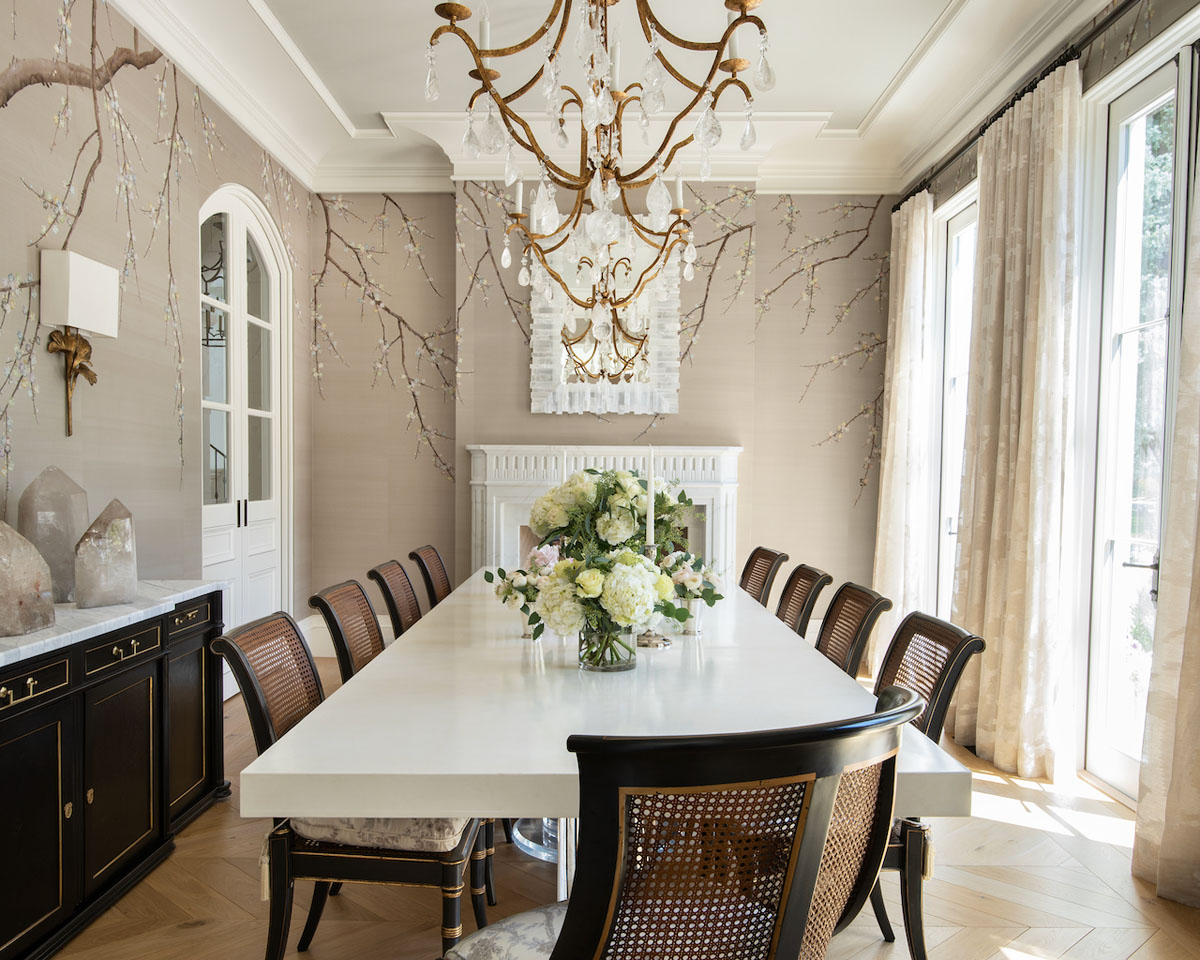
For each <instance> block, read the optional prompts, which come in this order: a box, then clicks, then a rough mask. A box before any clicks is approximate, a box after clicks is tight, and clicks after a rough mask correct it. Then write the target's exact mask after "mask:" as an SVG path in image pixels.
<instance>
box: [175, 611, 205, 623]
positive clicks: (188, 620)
mask: <svg viewBox="0 0 1200 960" xmlns="http://www.w3.org/2000/svg"><path fill="white" fill-rule="evenodd" d="M198 616H200V608H199V607H197V608H196V609H195V610H189V611H188V612H187V615H186V616H182V615H181V616H178V617H176V618H175V626H177V627H182V626H183V625H184V624H185V623H191V622H192V621H193V620H195V619H196V618H197V617H198Z"/></svg>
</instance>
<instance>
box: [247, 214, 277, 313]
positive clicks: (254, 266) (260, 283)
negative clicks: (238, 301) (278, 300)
mask: <svg viewBox="0 0 1200 960" xmlns="http://www.w3.org/2000/svg"><path fill="white" fill-rule="evenodd" d="M246 312H247V313H248V314H250V316H252V317H258V319H259V320H266V321H267V322H268V323H269V322H270V320H271V277H270V276H269V275H268V273H267V271H266V268H265V267H264V266H263V258H262V254H260V253H259V252H258V245H257V244H256V243H255V242H254V238H253V237H252V236H250V234H246Z"/></svg>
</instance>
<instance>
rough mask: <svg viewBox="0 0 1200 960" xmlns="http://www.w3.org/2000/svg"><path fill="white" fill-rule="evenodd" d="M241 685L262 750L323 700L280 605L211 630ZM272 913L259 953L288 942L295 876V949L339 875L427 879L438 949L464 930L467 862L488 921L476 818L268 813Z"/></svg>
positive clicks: (480, 921)
mask: <svg viewBox="0 0 1200 960" xmlns="http://www.w3.org/2000/svg"><path fill="white" fill-rule="evenodd" d="M212 649H213V652H214V653H216V654H218V655H220V656H222V657H224V658H225V661H226V663H228V664H229V667H230V669H231V670H232V671H233V675H234V677H235V678H236V679H237V683H238V687H239V688H240V689H241V691H242V700H243V701H244V703H245V706H246V713H247V714H248V715H249V717H250V729H251V731H252V733H253V734H254V745H255V747H256V748H257V750H258V752H259V754H262V753H263V752H264V751H266V750H267V749H268V748H269V747H270V746H271V745H272V744H274V743H275V742H276V741H277V740H278V739H279V738H280V737H282V736H284V735H285V734H286V733H287V732H288V731H289V730H291V729H292V727H294V726H295V725H296V724H297V723H299V722H300V721H301V720H303V719H304V718H305V717H306V716H308V714H309V713H311V712H312V711H313V710H314V709H316V707H317V706H318V705H319V704H320V703H321V702H322V701H323V700H324V699H325V691H324V690H323V688H322V686H321V678H320V677H319V676H318V675H317V668H316V665H315V664H314V663H313V659H312V654H311V653H310V652H309V650H308V646H307V645H306V644H305V642H304V638H303V637H302V636H301V635H300V629H299V627H297V626H296V622H295V621H294V620H293V619H292V618H291V617H290V616H288V615H287V614H286V613H283V612H280V613H276V614H272V615H271V616H268V617H263V618H262V619H261V620H255V621H252V622H251V623H248V624H246V625H245V626H243V627H239V628H238V629H237V630H233V631H231V632H229V633H227V634H225V635H224V636H221V637H218V638H217V639H216V640H214V641H213V644H212ZM267 855H268V861H269V867H268V871H269V878H270V899H271V913H270V925H269V928H268V932H267V950H266V960H280V958H282V957H283V954H284V951H285V949H286V947H287V936H288V928H289V927H290V926H291V920H292V896H293V892H294V889H295V881H296V880H297V879H303V880H312V881H314V885H313V897H312V905H311V906H310V907H309V910H308V921H307V922H306V923H305V924H304V932H303V933H302V934H301V935H300V942H299V944H298V945H297V948H296V949H297V950H299V951H300V952H304V951H305V950H307V949H308V946H309V944H310V943H311V942H312V939H313V936H314V934H315V933H316V932H317V924H318V923H319V922H320V920H321V914H322V913H323V912H324V909H325V903H326V900H327V898H328V897H329V896H330V894H331V893H332V892H333V890H332V888H333V887H334V886H340V884H342V883H387V884H398V885H402V886H426V887H433V888H434V889H440V890H441V894H442V950H443V952H445V951H446V950H449V949H450V948H451V947H452V946H454V944H455V943H456V942H457V941H458V939H459V938H460V937H461V936H462V913H461V903H462V895H463V891H464V888H465V886H466V879H467V875H468V870H469V873H470V883H471V902H472V906H473V907H474V911H475V923H476V926H478V927H481V928H482V927H484V926H486V925H487V907H486V906H485V900H484V857H485V850H484V845H483V832H482V830H481V824H480V821H479V820H477V819H470V818H465V817H457V818H456V817H442V818H325V819H317V818H300V817H291V818H287V819H279V820H276V821H275V826H274V829H273V830H272V831H271V833H270V834H269V835H268V838H267Z"/></svg>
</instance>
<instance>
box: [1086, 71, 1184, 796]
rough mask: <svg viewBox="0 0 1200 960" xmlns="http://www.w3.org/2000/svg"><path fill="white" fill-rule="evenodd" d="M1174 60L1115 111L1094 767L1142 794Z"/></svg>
mask: <svg viewBox="0 0 1200 960" xmlns="http://www.w3.org/2000/svg"><path fill="white" fill-rule="evenodd" d="M1177 82H1178V67H1177V66H1176V64H1174V63H1170V64H1168V65H1167V66H1165V67H1163V68H1162V69H1161V70H1159V71H1158V72H1157V73H1155V74H1153V75H1151V76H1150V77H1148V78H1146V79H1145V80H1144V81H1142V82H1141V83H1140V84H1138V85H1137V86H1136V87H1134V88H1133V89H1132V90H1130V91H1129V92H1127V93H1126V94H1124V95H1123V96H1121V97H1120V98H1119V99H1117V100H1115V101H1114V102H1113V103H1112V104H1111V106H1110V108H1109V118H1108V160H1107V162H1108V170H1107V192H1106V201H1105V205H1106V211H1105V212H1106V216H1105V260H1104V297H1103V319H1102V327H1101V344H1102V349H1101V357H1100V408H1099V412H1100V416H1099V436H1098V443H1097V464H1096V465H1097V469H1096V500H1095V503H1096V512H1095V529H1094V535H1093V564H1092V618H1091V634H1090V638H1089V658H1088V660H1089V662H1088V707H1087V754H1086V767H1087V769H1088V770H1089V771H1090V772H1091V773H1093V774H1094V775H1095V776H1097V777H1099V778H1100V779H1101V780H1104V781H1105V782H1106V783H1109V784H1111V785H1112V786H1114V787H1116V788H1117V789H1118V790H1120V791H1121V792H1123V793H1125V794H1126V795H1127V796H1130V797H1136V796H1137V781H1138V767H1139V761H1140V757H1141V751H1142V734H1143V731H1144V729H1145V719H1146V694H1147V690H1148V686H1149V680H1150V661H1151V656H1152V652H1153V643H1154V626H1155V618H1156V612H1157V611H1156V605H1157V600H1158V560H1159V543H1160V540H1161V535H1162V524H1161V518H1162V503H1163V483H1164V477H1165V467H1166V464H1165V462H1164V453H1165V436H1166V428H1167V404H1168V397H1169V384H1170V377H1169V370H1170V358H1169V349H1170V344H1171V343H1172V342H1173V340H1172V336H1171V334H1172V331H1173V330H1175V329H1176V326H1177V323H1178V320H1179V318H1178V316H1177V313H1178V308H1177V303H1178V299H1177V297H1175V296H1174V295H1173V285H1172V279H1173V278H1172V251H1173V248H1174V238H1175V233H1176V230H1177V223H1176V218H1177V216H1178V214H1177V209H1178V208H1179V206H1180V204H1179V203H1178V201H1180V200H1181V198H1182V194H1183V193H1184V192H1185V190H1186V188H1185V183H1186V181H1185V178H1184V172H1185V171H1183V170H1181V169H1179V167H1180V166H1181V165H1180V164H1179V162H1178V159H1177V145H1176V131H1177V130H1178V128H1179V121H1178V117H1177V112H1178V111H1177V106H1178V104H1177V96H1176V86H1177Z"/></svg>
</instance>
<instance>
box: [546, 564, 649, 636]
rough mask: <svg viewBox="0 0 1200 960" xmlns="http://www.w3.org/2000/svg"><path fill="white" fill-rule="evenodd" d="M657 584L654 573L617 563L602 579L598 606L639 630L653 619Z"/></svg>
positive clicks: (623, 624) (620, 621)
mask: <svg viewBox="0 0 1200 960" xmlns="http://www.w3.org/2000/svg"><path fill="white" fill-rule="evenodd" d="M657 581H658V574H657V572H652V571H651V570H648V569H647V568H646V567H644V566H643V565H642V564H640V563H639V564H637V565H635V566H627V565H625V564H617V565H615V566H614V567H613V569H612V573H610V574H609V575H608V576H607V577H605V578H604V592H603V593H601V594H600V605H601V606H602V607H604V609H605V610H607V611H608V615H609V616H610V617H612V619H613V620H614V621H615V622H616V623H619V624H620V625H621V626H623V627H642V626H644V625H645V624H646V623H647V622H648V621H649V620H650V618H651V617H652V616H653V614H654V606H655V604H656V603H657V602H658V594H657V592H656V591H655V586H656V583H657ZM539 599H540V598H539Z"/></svg>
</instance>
